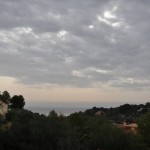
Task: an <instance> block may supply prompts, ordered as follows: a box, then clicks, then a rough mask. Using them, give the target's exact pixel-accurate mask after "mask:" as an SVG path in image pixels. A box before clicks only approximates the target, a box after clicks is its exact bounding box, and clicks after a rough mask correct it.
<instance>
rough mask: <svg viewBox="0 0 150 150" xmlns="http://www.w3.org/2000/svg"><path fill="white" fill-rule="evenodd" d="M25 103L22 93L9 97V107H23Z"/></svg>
mask: <svg viewBox="0 0 150 150" xmlns="http://www.w3.org/2000/svg"><path fill="white" fill-rule="evenodd" d="M24 105H25V100H24V97H23V96H22V95H19V96H18V95H14V96H13V97H12V98H11V99H10V108H14V109H17V108H18V109H21V108H23V107H24Z"/></svg>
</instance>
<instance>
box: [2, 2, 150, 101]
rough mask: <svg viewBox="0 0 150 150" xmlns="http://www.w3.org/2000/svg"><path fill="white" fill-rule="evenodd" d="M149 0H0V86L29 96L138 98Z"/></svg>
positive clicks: (143, 89) (145, 80)
mask: <svg viewBox="0 0 150 150" xmlns="http://www.w3.org/2000/svg"><path fill="white" fill-rule="evenodd" d="M149 8H150V0H84V1H83V0H0V82H1V84H0V90H1V91H3V90H9V92H10V93H13V94H16V92H17V93H19V92H20V93H19V94H24V96H25V97H26V98H27V99H28V101H29V99H30V102H31V101H34V102H36V100H37V101H40V100H42V99H43V100H45V101H46V102H60V101H61V102H64V101H67V102H70V103H71V102H72V103H75V102H76V101H78V102H86V100H87V102H92V101H96V102H104V101H105V102H108V103H109V102H111V101H115V102H116V101H118V102H121V101H123V102H125V101H127V102H133V101H134V102H141V101H148V99H149V97H150V94H149V92H148V91H149V90H150V49H149V48H150V33H149V32H150V9H149Z"/></svg>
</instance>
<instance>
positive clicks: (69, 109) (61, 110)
mask: <svg viewBox="0 0 150 150" xmlns="http://www.w3.org/2000/svg"><path fill="white" fill-rule="evenodd" d="M25 109H28V110H30V111H32V112H34V113H39V114H44V115H46V116H47V115H48V114H49V112H50V111H52V110H55V111H56V112H57V113H58V114H62V115H64V116H68V115H70V114H72V113H75V112H80V111H82V112H83V111H85V110H86V109H87V108H86V107H69V106H66V107H64V106H62V107H61V106H55V107H44V106H43V107H42V106H41V107H39V106H26V107H25Z"/></svg>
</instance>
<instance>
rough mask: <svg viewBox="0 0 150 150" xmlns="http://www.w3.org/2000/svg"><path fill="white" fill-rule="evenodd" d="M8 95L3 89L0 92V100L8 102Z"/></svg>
mask: <svg viewBox="0 0 150 150" xmlns="http://www.w3.org/2000/svg"><path fill="white" fill-rule="evenodd" d="M10 98H11V97H10V95H9V93H8V92H7V91H4V92H3V93H2V94H0V100H2V102H4V103H6V104H8V102H9V100H10Z"/></svg>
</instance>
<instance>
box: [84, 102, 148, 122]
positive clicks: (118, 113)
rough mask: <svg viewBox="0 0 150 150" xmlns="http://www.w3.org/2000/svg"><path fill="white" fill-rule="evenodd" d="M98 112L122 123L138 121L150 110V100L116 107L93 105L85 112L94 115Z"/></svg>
mask: <svg viewBox="0 0 150 150" xmlns="http://www.w3.org/2000/svg"><path fill="white" fill-rule="evenodd" d="M97 112H101V114H102V115H105V116H106V117H107V118H108V119H110V120H112V121H114V122H116V123H122V122H124V121H125V122H127V123H133V122H136V121H137V119H138V118H139V117H140V116H141V115H143V114H145V113H148V112H150V102H147V103H145V104H139V105H133V104H132V105H131V104H124V105H121V106H118V107H114V108H112V107H111V108H104V107H100V108H97V107H93V108H92V109H88V110H86V111H85V112H84V113H85V114H86V115H88V116H94V115H95V114H96V113H97Z"/></svg>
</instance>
